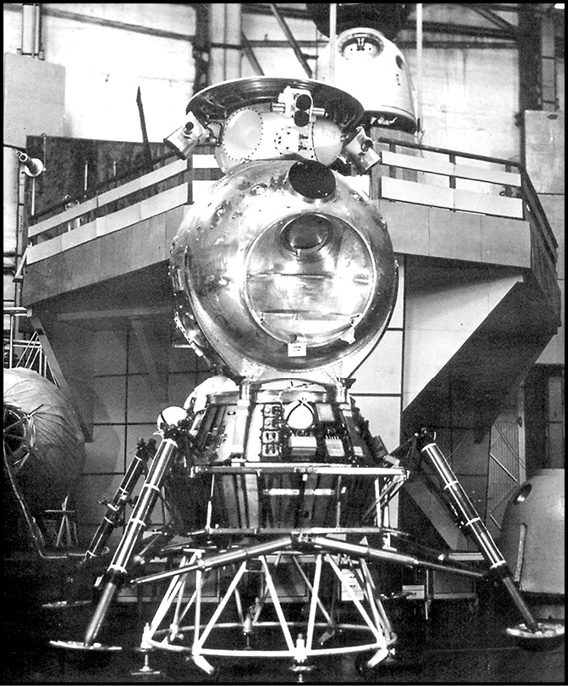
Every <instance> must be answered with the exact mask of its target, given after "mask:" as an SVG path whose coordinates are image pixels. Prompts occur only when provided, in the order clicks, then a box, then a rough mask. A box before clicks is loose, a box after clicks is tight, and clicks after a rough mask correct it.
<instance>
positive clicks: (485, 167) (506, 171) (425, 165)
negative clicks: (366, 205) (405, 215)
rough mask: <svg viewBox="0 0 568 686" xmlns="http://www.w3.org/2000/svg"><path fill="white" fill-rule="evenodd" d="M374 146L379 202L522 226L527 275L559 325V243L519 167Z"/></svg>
mask: <svg viewBox="0 0 568 686" xmlns="http://www.w3.org/2000/svg"><path fill="white" fill-rule="evenodd" d="M375 147H376V149H377V152H378V153H379V155H380V158H381V165H382V169H381V173H380V174H379V175H378V188H377V195H378V197H379V198H384V199H388V200H395V201H401V202H414V203H417V204H424V205H429V206H433V207H442V208H446V209H450V210H458V211H464V212H476V213H479V214H486V215H491V216H495V217H506V218H509V219H519V220H524V221H526V222H527V223H528V224H529V226H530V235H531V271H532V273H533V275H534V277H535V279H536V280H537V282H538V283H539V285H540V287H541V288H542V290H543V292H544V293H545V295H546V296H547V298H548V300H549V302H550V304H551V306H552V308H553V310H554V312H555V314H556V316H557V318H558V321H560V308H561V301H560V290H559V287H558V279H557V275H556V262H557V250H558V242H557V240H556V238H555V236H554V232H553V230H552V227H551V226H550V223H549V221H548V218H547V216H546V212H545V211H544V208H543V207H542V204H541V202H540V199H539V197H538V193H537V192H536V190H535V188H534V186H533V184H532V182H531V180H530V177H529V174H528V172H527V171H526V169H525V168H524V166H523V165H522V164H521V163H520V162H515V161H512V160H505V159H500V158H496V157H487V156H484V155H476V154H473V153H466V152H457V151H455V150H448V149H445V148H437V147H432V146H427V145H420V144H418V143H412V142H406V141H399V140H395V139H391V138H383V137H380V138H378V139H377V141H376V143H375ZM405 177H406V178H405ZM408 177H410V178H408Z"/></svg>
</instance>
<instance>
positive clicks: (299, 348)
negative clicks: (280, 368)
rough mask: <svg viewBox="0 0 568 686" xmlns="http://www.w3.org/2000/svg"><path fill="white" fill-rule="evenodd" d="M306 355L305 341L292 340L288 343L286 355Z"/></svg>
mask: <svg viewBox="0 0 568 686" xmlns="http://www.w3.org/2000/svg"><path fill="white" fill-rule="evenodd" d="M305 356H306V341H302V340H299V341H294V342H293V343H288V357H305Z"/></svg>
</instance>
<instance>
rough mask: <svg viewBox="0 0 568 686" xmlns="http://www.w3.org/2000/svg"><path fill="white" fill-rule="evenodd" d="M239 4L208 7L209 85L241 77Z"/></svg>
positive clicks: (240, 6)
mask: <svg viewBox="0 0 568 686" xmlns="http://www.w3.org/2000/svg"><path fill="white" fill-rule="evenodd" d="M241 10H242V5H241V4H240V3H236V2H232V3H219V4H217V3H212V4H211V5H209V40H210V46H211V49H210V61H209V85H214V84H216V83H219V82H221V81H227V80H229V79H237V78H239V77H240V76H241V73H242V72H241V33H242V21H241Z"/></svg>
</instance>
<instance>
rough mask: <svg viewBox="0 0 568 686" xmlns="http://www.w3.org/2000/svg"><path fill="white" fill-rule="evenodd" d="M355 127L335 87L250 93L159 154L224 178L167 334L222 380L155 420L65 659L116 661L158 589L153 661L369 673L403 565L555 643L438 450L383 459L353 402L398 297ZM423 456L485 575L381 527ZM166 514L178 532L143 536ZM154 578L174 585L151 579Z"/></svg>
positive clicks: (114, 509) (388, 631)
mask: <svg viewBox="0 0 568 686" xmlns="http://www.w3.org/2000/svg"><path fill="white" fill-rule="evenodd" d="M363 113H364V110H363V106H362V105H361V104H360V103H359V101H358V100H357V99H355V98H354V97H353V96H351V95H349V94H348V93H346V92H345V91H343V90H341V89H338V88H335V87H334V86H331V85H329V84H325V83H321V82H318V81H312V80H310V79H280V78H272V77H254V78H244V79H236V80H234V81H227V82H223V83H220V84H217V85H214V86H211V87H209V88H207V89H205V90H203V91H201V92H199V93H197V94H196V95H195V96H193V98H192V99H191V100H190V102H189V105H188V108H187V117H186V121H185V122H184V124H183V126H182V127H180V129H179V130H177V131H176V132H174V133H173V134H172V135H171V136H169V137H168V139H167V141H168V143H169V144H170V145H171V146H172V147H173V148H174V149H175V150H176V152H177V153H178V154H179V155H180V156H181V157H187V156H189V155H191V154H192V152H193V151H194V150H195V148H196V147H197V146H198V145H200V144H203V143H214V145H215V155H216V159H217V162H218V164H219V166H220V168H221V169H222V171H223V172H224V175H223V177H222V178H221V179H220V180H219V181H217V182H216V183H215V184H214V185H213V187H212V188H211V190H210V192H209V193H208V194H206V195H205V196H204V197H202V198H201V199H199V200H198V201H197V202H196V203H195V204H194V205H193V206H192V207H191V208H190V210H189V212H188V213H187V215H186V218H185V220H184V221H183V223H182V225H181V226H180V228H179V231H178V233H177V235H176V237H175V239H174V241H173V244H172V248H171V260H170V276H171V282H172V286H173V292H174V301H175V321H176V325H177V326H178V327H179V329H180V330H181V332H182V333H183V335H184V336H185V337H186V339H187V341H188V342H189V343H190V344H191V346H192V347H193V349H194V350H195V351H196V353H197V354H199V355H202V356H203V357H204V358H205V359H206V360H207V361H208V362H209V364H210V366H211V368H212V370H213V371H214V372H215V376H214V377H212V379H211V380H209V381H208V382H206V383H205V384H204V385H203V386H202V387H198V388H197V389H195V391H194V392H193V393H192V395H191V396H190V397H189V398H188V401H187V402H186V404H185V406H184V407H168V408H166V409H164V410H163V411H162V412H161V413H160V415H159V418H158V429H159V435H160V438H161V440H160V442H159V445H158V446H157V448H156V447H153V449H152V450H148V446H142V449H141V450H139V453H138V454H137V456H136V458H135V459H134V461H133V462H132V464H131V465H130V468H129V470H128V472H127V473H126V475H125V477H124V479H123V482H122V484H121V485H120V487H119V489H118V491H117V492H116V494H115V497H114V499H113V500H112V501H110V502H109V503H108V504H107V513H106V516H105V518H104V519H103V521H102V522H101V524H100V526H99V529H98V530H97V532H96V534H95V536H94V538H93V541H92V543H91V545H90V547H89V550H88V551H87V553H86V555H85V558H84V560H83V562H82V564H83V565H85V566H88V565H89V564H90V563H91V561H92V560H97V559H99V558H100V556H101V554H102V552H103V550H104V547H105V545H106V543H107V541H108V538H109V535H110V534H111V532H112V531H113V530H114V528H115V527H116V525H117V523H118V521H119V519H120V517H121V516H122V515H123V514H124V512H125V507H126V503H127V501H128V500H129V498H130V497H131V495H132V493H133V490H134V487H135V485H136V483H137V482H138V481H140V480H141V479H142V486H141V489H140V491H139V495H138V497H137V498H136V500H135V504H134V506H133V509H132V512H131V514H130V516H129V518H128V519H127V521H126V526H125V529H124V533H123V535H122V537H121V538H120V540H119V542H118V545H117V546H116V548H115V550H114V552H113V554H112V559H111V560H110V563H109V564H108V566H107V567H106V570H105V571H104V573H103V574H101V576H100V577H99V578H98V579H97V583H96V589H95V591H96V592H95V600H94V606H93V611H92V614H91V616H90V620H89V623H88V626H87V627H86V630H85V634H84V637H83V638H82V640H80V641H77V642H75V641H52V644H53V645H57V646H60V647H65V648H69V649H79V650H85V651H104V650H113V649H117V648H119V647H120V646H113V645H106V644H103V643H102V642H101V635H102V633H103V629H104V626H105V622H107V620H108V613H109V609H110V607H111V605H112V604H113V602H114V601H115V599H116V598H117V596H118V595H119V592H120V590H121V589H122V588H123V587H124V586H125V585H127V584H130V585H134V586H138V587H144V586H146V585H148V584H151V585H152V586H153V587H154V588H158V589H159V592H158V595H159V601H158V603H157V609H156V610H155V612H154V614H153V616H152V618H151V619H150V621H148V622H147V623H145V626H144V628H141V632H140V648H141V649H142V650H144V651H145V652H146V653H150V652H152V651H163V652H170V653H177V654H181V655H185V656H186V657H187V658H188V659H190V660H192V661H193V662H194V663H195V664H196V665H197V666H198V667H200V668H201V669H203V670H204V672H206V673H207V674H213V673H214V672H215V669H216V664H217V663H218V661H219V660H222V659H223V658H226V657H237V658H238V657H246V658H247V659H255V658H258V659H274V658H285V659H288V660H290V661H291V668H292V669H293V670H294V671H296V672H298V673H299V674H300V675H301V674H302V673H303V671H305V670H308V669H310V668H311V667H312V664H311V662H312V661H313V660H315V659H317V658H321V657H323V656H330V655H334V654H345V653H353V654H354V657H357V658H360V664H361V667H362V669H364V670H373V669H374V668H375V667H377V666H378V665H380V664H381V663H382V662H383V661H385V660H386V659H387V658H389V656H392V655H393V653H394V651H395V647H396V639H397V637H396V635H395V632H394V631H393V628H392V625H391V622H390V620H389V617H388V614H387V612H386V610H385V604H384V598H385V594H384V592H383V589H382V588H381V582H380V574H379V571H380V570H381V569H383V568H384V565H387V566H388V565H393V564H398V565H403V566H406V567H424V568H428V569H434V570H442V571H446V572H447V571H450V572H454V573H456V574H461V575H466V576H469V577H471V578H482V577H484V576H487V575H489V576H493V577H495V578H496V579H498V580H500V582H501V583H502V584H503V586H504V588H505V589H506V591H507V592H508V594H509V595H510V597H511V599H512V601H513V603H514V604H515V606H516V607H517V608H518V610H519V613H520V615H521V618H522V623H521V624H519V626H518V627H515V628H513V629H511V631H512V632H514V635H522V636H529V637H535V638H538V637H540V638H546V636H547V635H549V633H550V631H551V630H550V629H549V628H548V627H545V626H543V625H542V624H541V623H540V622H537V621H536V620H535V618H534V617H533V615H532V613H531V611H530V610H529V608H528V607H527V605H526V604H525V602H524V600H523V598H522V597H521V595H520V593H519V592H518V590H517V587H516V586H515V584H514V581H513V578H512V576H511V573H510V571H509V569H508V567H507V563H506V561H505V559H504V558H503V556H502V554H501V553H500V551H499V549H498V548H497V546H496V545H495V543H494V541H493V539H492V538H491V535H490V534H489V532H488V530H487V529H486V527H485V525H484V523H483V521H482V519H481V518H480V516H479V515H478V513H477V512H476V510H475V508H474V506H473V505H472V503H471V501H470V500H469V498H468V496H467V495H466V493H465V491H464V490H463V488H462V486H461V485H460V483H459V481H458V480H457V478H456V476H455V474H454V473H453V471H452V469H451V467H450V465H449V463H448V461H447V460H446V459H445V457H444V455H443V454H442V452H441V451H440V449H439V448H438V446H437V444H436V442H435V436H434V435H433V434H432V433H431V432H429V431H428V430H422V429H419V430H418V432H417V433H416V435H415V436H413V437H412V439H411V440H410V441H409V443H408V444H405V445H403V446H401V447H399V448H397V449H396V450H395V451H393V452H390V453H389V452H388V451H387V450H386V448H385V447H384V445H383V443H382V441H381V439H380V437H378V436H373V435H371V432H370V430H369V425H368V422H367V421H366V420H365V418H364V417H363V416H362V415H361V413H360V411H359V409H358V408H357V407H356V405H355V404H354V402H353V400H352V399H351V398H350V394H349V387H350V385H351V383H352V379H353V375H354V373H355V371H356V369H357V367H358V366H359V365H360V364H361V362H362V361H363V360H364V359H365V358H366V357H367V356H368V355H369V354H370V353H371V352H372V351H375V350H376V348H377V345H378V344H379V341H380V339H381V336H382V334H383V332H384V330H385V328H386V326H387V324H388V321H389V318H390V316H391V313H392V311H393V308H394V304H395V299H396V291H397V265H396V261H395V257H394V255H393V248H392V244H391V240H390V237H389V234H388V231H387V226H386V224H385V222H384V221H383V219H382V217H381V216H380V215H379V213H378V211H377V210H376V208H375V206H374V205H373V204H372V202H371V201H370V200H369V198H368V197H367V196H366V195H365V194H364V193H363V192H362V191H360V190H357V188H356V185H354V184H353V182H352V179H351V178H350V177H349V176H345V175H343V174H341V173H339V172H337V171H335V170H334V166H335V164H336V162H337V161H338V160H340V159H341V160H342V161H343V163H344V165H345V163H348V164H351V166H352V168H354V169H365V168H368V167H370V166H371V165H372V164H373V163H374V159H375V158H376V153H374V151H373V148H372V142H371V140H370V139H369V137H368V136H367V135H366V133H365V131H364V129H363V128H362V127H361V126H360V125H359V122H360V121H361V119H362V117H363ZM373 155H374V156H375V158H374V157H373ZM413 456H414V459H415V460H418V461H420V463H421V468H422V469H423V471H425V472H427V473H429V475H430V478H431V479H432V481H433V483H435V484H436V486H437V488H438V490H439V493H440V495H441V497H442V499H443V500H444V502H445V503H446V504H447V506H448V508H449V510H450V512H451V513H452V515H453V516H454V518H455V521H456V525H457V526H459V527H461V528H462V529H463V530H464V531H465V532H466V533H467V534H468V535H470V536H471V537H472V538H473V540H474V541H475V542H476V544H477V546H478V548H479V550H480V552H481V553H482V555H483V558H484V560H485V567H484V568H481V567H470V566H466V565H463V564H459V563H456V562H453V561H451V560H450V559H449V558H448V557H447V556H446V555H444V554H440V551H429V550H426V549H424V548H423V547H420V546H416V547H414V548H413V546H412V542H411V541H409V540H408V537H407V536H406V535H405V534H404V532H401V531H398V530H397V529H396V528H393V527H391V526H390V518H389V507H390V506H391V505H392V502H393V498H395V496H396V494H397V492H398V491H399V489H400V488H401V487H402V486H403V484H404V483H405V481H406V479H407V478H408V476H409V473H410V470H411V469H412V468H413V462H412V457H413ZM158 501H162V502H163V503H164V504H165V505H166V511H167V513H168V517H167V521H166V522H165V524H164V526H163V527H162V528H161V529H160V530H159V531H158V533H157V534H152V535H148V533H147V529H148V526H149V523H150V520H151V516H152V511H153V509H154V507H155V505H156V504H157V503H158ZM416 551H418V552H416ZM152 559H159V560H162V561H163V562H164V565H163V569H162V570H161V571H157V572H155V571H154V572H152V573H148V571H147V568H146V567H145V563H146V562H148V561H150V560H152ZM290 584H292V585H294V586H295V588H296V589H297V588H301V594H300V595H301V600H300V602H298V595H296V596H295V600H294V599H292V600H291V599H290V597H289V596H290V594H289V593H288V591H287V589H288V587H289V585H290ZM299 606H300V607H299ZM339 639H340V640H339Z"/></svg>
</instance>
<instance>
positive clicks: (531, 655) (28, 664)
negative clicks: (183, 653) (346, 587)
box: [2, 558, 566, 684]
mask: <svg viewBox="0 0 568 686" xmlns="http://www.w3.org/2000/svg"><path fill="white" fill-rule="evenodd" d="M62 572H63V570H62V569H59V570H57V567H56V566H55V567H52V568H51V570H50V571H48V572H46V569H45V565H43V566H42V565H39V566H38V565H37V564H36V563H31V564H30V563H28V562H26V560H25V559H24V558H21V559H19V560H17V561H15V560H14V559H12V560H8V561H7V563H6V561H5V567H4V601H3V613H2V621H3V624H4V627H3V629H4V631H3V636H4V640H3V655H2V671H3V674H2V683H3V684H23V683H34V684H47V683H58V684H59V683H76V684H83V683H90V684H95V683H109V684H120V683H206V682H216V683H243V684H244V683H264V684H267V683H298V682H299V681H300V679H301V680H303V681H304V682H305V683H348V684H352V683H362V682H371V683H470V684H485V683H509V684H529V683H530V684H532V683H534V684H539V683H540V684H550V683H566V674H565V662H564V642H563V641H562V642H561V643H560V644H556V645H555V646H552V647H551V649H550V650H547V651H534V650H526V649H521V648H520V647H519V646H518V645H517V644H516V642H515V641H514V639H512V638H511V637H509V636H508V635H507V634H506V632H505V629H506V627H507V626H511V625H513V624H516V623H518V622H519V621H520V620H519V617H518V616H517V611H516V609H515V608H514V607H511V604H510V601H509V599H508V596H503V594H502V592H501V591H500V590H499V589H497V588H495V587H494V586H492V585H491V586H489V585H487V586H485V585H484V586H483V588H481V589H480V591H481V592H480V594H479V601H478V602H473V601H471V600H438V601H434V603H433V606H432V613H431V617H430V619H429V620H428V621H425V620H424V619H423V612H422V605H421V604H420V602H419V601H411V600H404V601H395V602H394V603H393V604H391V605H389V615H390V618H391V621H392V623H393V627H394V629H395V631H396V633H397V635H398V637H399V641H398V646H397V651H396V653H397V660H395V662H394V663H393V664H390V665H388V666H386V665H382V666H381V667H380V668H379V669H378V670H376V671H374V672H371V673H368V672H367V673H364V672H363V673H362V672H361V671H360V670H359V669H358V667H357V664H356V663H357V659H356V657H355V656H353V655H341V656H338V657H325V658H320V659H319V660H317V661H315V662H313V663H312V664H311V666H312V667H313V669H312V670H311V671H309V672H306V673H304V674H302V675H301V677H299V676H298V674H295V673H293V672H292V671H291V669H290V667H291V663H290V661H289V660H282V659H269V660H268V659H265V660H242V659H241V660H237V659H229V658H226V659H223V660H219V661H217V663H216V666H218V667H219V670H218V672H217V674H215V675H214V676H213V677H208V676H207V675H206V674H205V673H204V672H203V671H201V670H199V669H198V668H197V667H196V666H195V665H194V664H193V663H192V662H188V661H186V660H185V659H183V658H181V657H178V656H171V655H165V654H152V655H151V657H150V660H149V663H150V667H151V668H153V669H155V670H158V671H159V673H158V674H153V673H144V674H142V675H136V674H133V672H135V671H137V670H140V669H141V667H142V666H143V665H144V656H143V655H142V654H141V653H140V652H139V651H137V650H136V646H137V644H138V642H139V639H140V627H141V626H142V625H143V623H144V619H145V614H146V613H149V611H150V609H151V608H150V607H149V606H148V607H146V606H143V607H138V606H137V605H136V603H122V602H121V603H118V604H117V605H115V606H114V607H113V610H112V612H111V613H110V614H109V616H108V618H107V620H108V626H107V627H106V629H105V639H106V640H108V639H109V638H110V639H111V640H112V643H114V644H119V643H123V644H124V645H125V646H127V647H126V648H125V649H124V650H123V651H121V652H119V653H112V654H93V653H90V654H88V655H84V654H83V653H82V652H79V651H68V650H63V649H58V648H55V647H52V646H50V645H49V640H52V639H54V640H73V641H81V640H82V639H83V635H84V631H85V628H86V626H87V623H88V620H89V617H90V609H89V608H88V607H82V608H71V609H69V608H68V609H57V610H54V609H46V608H44V607H43V606H42V604H43V603H44V602H46V601H50V600H53V594H54V593H57V586H58V584H60V583H61V580H62ZM338 640H339V641H340V640H341V638H340V639H338ZM102 642H103V641H102ZM338 645H341V643H339V644H338ZM211 661H212V662H213V659H212V658H211Z"/></svg>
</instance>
